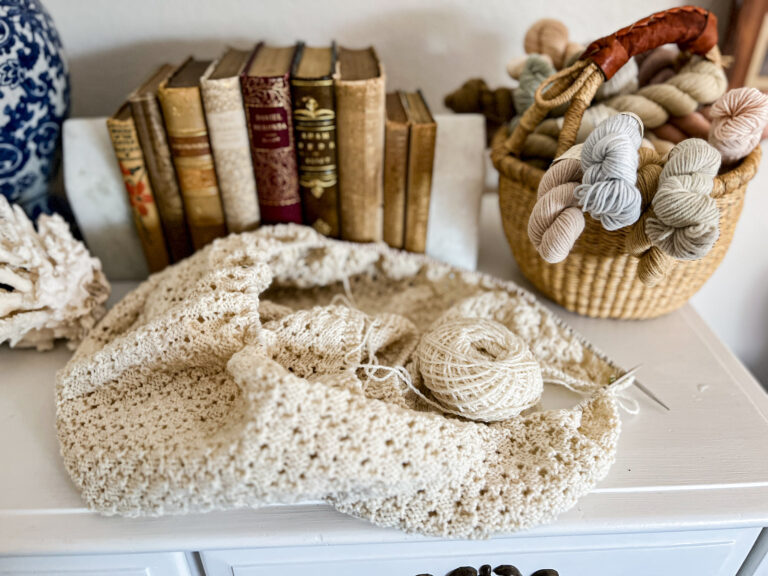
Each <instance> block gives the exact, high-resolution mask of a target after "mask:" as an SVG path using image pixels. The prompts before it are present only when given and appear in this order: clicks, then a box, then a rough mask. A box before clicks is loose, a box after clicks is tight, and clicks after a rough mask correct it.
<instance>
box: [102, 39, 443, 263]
mask: <svg viewBox="0 0 768 576" xmlns="http://www.w3.org/2000/svg"><path fill="white" fill-rule="evenodd" d="M107 126H108V129H109V133H110V136H111V138H112V143H113V146H114V149H115V154H116V157H117V160H118V163H119V166H120V171H121V173H122V175H123V179H124V181H125V186H126V190H127V192H128V195H129V198H130V204H131V207H132V210H133V218H134V221H135V223H136V229H137V231H138V234H139V238H140V240H141V244H142V249H143V250H144V254H145V256H146V259H147V263H148V265H149V269H150V271H152V272H155V271H158V270H161V269H163V268H164V267H165V266H167V265H168V264H170V263H173V262H177V261H179V260H181V259H183V258H185V257H186V256H188V255H189V254H191V253H192V252H194V251H195V250H197V249H200V248H202V247H203V246H205V245H206V244H208V243H209V242H211V241H212V240H214V239H215V238H218V237H221V236H224V235H226V234H228V233H230V232H243V231H246V230H251V229H253V228H256V227H257V226H259V224H260V223H267V224H275V223H281V222H296V223H304V224H307V225H309V226H312V227H314V228H315V229H316V230H318V231H319V232H321V233H322V234H325V235H327V236H331V237H335V238H341V239H344V240H351V241H356V242H376V241H381V240H384V241H386V242H387V243H388V244H390V245H391V246H394V247H397V248H403V249H406V250H409V251H413V252H424V250H425V248H426V238H427V225H428V218H429V202H430V196H431V186H432V167H433V163H434V153H435V140H436V137H437V126H436V124H435V121H434V119H433V118H432V115H431V113H430V111H429V108H428V106H427V103H426V102H425V100H424V97H423V95H422V94H421V92H412V93H410V92H409V93H406V92H393V93H390V94H387V93H386V89H385V74H384V66H383V65H382V64H381V62H380V61H379V59H378V57H377V55H376V51H375V50H374V49H373V48H372V47H371V48H366V49H362V50H352V49H347V48H343V47H340V48H337V46H336V44H335V43H334V44H332V45H331V46H328V47H322V48H313V47H309V46H305V45H304V44H303V43H301V42H300V43H298V44H296V45H295V46H288V47H274V46H268V45H265V44H263V43H261V44H259V45H257V46H256V47H255V49H253V50H237V49H234V48H229V49H227V51H226V52H225V53H224V54H223V55H222V56H221V58H219V59H218V60H216V61H213V62H211V61H207V60H196V59H194V58H189V59H187V60H186V61H185V62H184V63H183V64H181V65H180V66H172V65H170V64H163V65H162V66H160V67H159V68H158V69H157V70H156V71H155V72H154V73H153V74H152V75H151V76H150V77H149V78H148V79H147V80H146V81H145V82H144V83H143V84H142V85H141V86H139V88H137V89H136V90H135V91H134V92H133V93H131V94H130V95H129V96H128V98H127V101H126V102H125V103H124V104H123V105H122V106H121V107H120V108H119V110H118V111H117V113H115V115H114V116H112V117H110V118H109V119H108V120H107Z"/></svg>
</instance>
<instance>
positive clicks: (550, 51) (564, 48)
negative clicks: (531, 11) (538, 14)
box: [523, 18, 584, 70]
mask: <svg viewBox="0 0 768 576" xmlns="http://www.w3.org/2000/svg"><path fill="white" fill-rule="evenodd" d="M523 49H524V50H525V53H526V54H545V55H547V56H549V58H550V59H551V60H552V63H553V64H554V65H555V68H557V69H558V70H560V69H561V68H563V67H564V66H565V65H566V63H567V62H568V61H569V60H571V59H572V58H573V56H574V55H575V54H579V53H581V52H582V51H583V50H584V47H583V46H582V45H581V44H578V43H576V42H571V41H569V40H568V28H567V27H566V25H565V24H563V23H562V22H560V21H559V20H555V19H554V18H543V19H541V20H537V21H536V22H534V23H533V24H532V25H531V26H530V27H529V28H528V31H527V32H526V33H525V39H524V40H523Z"/></svg>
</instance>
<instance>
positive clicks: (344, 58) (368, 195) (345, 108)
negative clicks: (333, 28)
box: [334, 47, 385, 242]
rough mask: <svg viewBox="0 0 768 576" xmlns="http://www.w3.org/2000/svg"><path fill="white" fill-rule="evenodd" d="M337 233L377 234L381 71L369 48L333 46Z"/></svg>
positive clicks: (358, 237)
mask: <svg viewBox="0 0 768 576" xmlns="http://www.w3.org/2000/svg"><path fill="white" fill-rule="evenodd" d="M334 84H335V90H336V115H337V150H338V158H339V160H338V163H339V164H338V165H339V206H340V216H341V237H342V238H343V239H345V240H352V241H356V242H378V241H380V240H382V238H383V234H382V229H383V214H382V212H383V203H384V182H383V180H384V179H383V171H384V115H385V72H384V66H383V65H382V64H381V62H379V59H378V57H377V55H376V51H375V50H374V49H373V48H372V47H371V48H365V49H362V50H351V49H348V48H343V47H341V48H339V57H338V63H337V67H336V74H335V75H334Z"/></svg>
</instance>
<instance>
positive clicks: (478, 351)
mask: <svg viewBox="0 0 768 576" xmlns="http://www.w3.org/2000/svg"><path fill="white" fill-rule="evenodd" d="M416 358H417V361H418V367H419V371H420V373H421V376H422V378H423V380H424V385H425V386H426V387H427V388H428V389H429V391H430V392H431V393H432V396H433V397H434V398H435V400H437V402H438V404H439V405H440V407H442V408H444V409H445V411H446V412H448V413H451V414H456V415H460V416H463V417H465V418H469V419H471V420H479V421H482V422H496V421H499V420H507V419H509V418H512V417H514V416H517V415H518V414H520V412H522V411H523V410H525V409H527V408H530V407H531V406H533V405H535V404H536V403H537V402H538V401H539V399H540V398H541V394H542V391H543V389H544V383H543V380H542V376H541V368H540V366H539V363H538V362H537V361H536V359H535V358H534V357H533V354H532V353H531V351H530V349H529V348H528V346H527V345H526V343H525V341H523V339H522V338H520V337H519V336H516V335H515V334H513V333H512V332H511V331H510V330H509V329H508V328H507V327H506V326H504V325H502V324H500V323H498V322H495V321H493V320H487V319H484V318H459V319H456V320H446V321H445V322H443V323H441V324H439V325H438V326H436V327H435V328H433V329H432V330H430V331H429V332H426V333H425V334H424V335H423V336H422V337H421V340H420V341H419V345H418V347H417V348H416Z"/></svg>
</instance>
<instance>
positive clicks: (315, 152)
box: [291, 43, 339, 238]
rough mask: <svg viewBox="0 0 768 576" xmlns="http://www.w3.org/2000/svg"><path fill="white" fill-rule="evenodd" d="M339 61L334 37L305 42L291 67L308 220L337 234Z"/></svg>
mask: <svg viewBox="0 0 768 576" xmlns="http://www.w3.org/2000/svg"><path fill="white" fill-rule="evenodd" d="M335 67H336V44H335V43H334V44H331V46H329V47H324V48H314V47H310V46H305V45H304V44H300V45H299V47H298V54H297V57H296V60H295V61H294V66H293V70H292V71H291V96H292V100H293V125H294V132H295V134H296V159H297V163H298V170H299V193H300V195H301V206H302V212H303V215H304V223H305V224H308V225H309V226H312V227H313V228H315V229H316V230H317V231H318V232H320V233H321V234H325V235H326V236H332V237H334V238H338V236H339V204H338V202H339V196H338V190H337V187H338V176H337V166H336V103H335V95H334V89H333V72H334V70H335Z"/></svg>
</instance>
